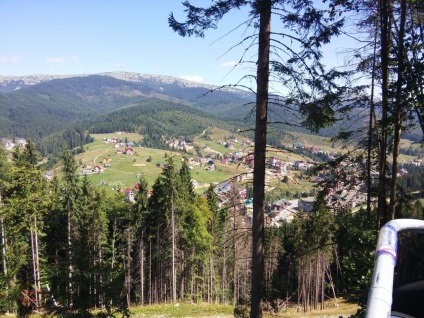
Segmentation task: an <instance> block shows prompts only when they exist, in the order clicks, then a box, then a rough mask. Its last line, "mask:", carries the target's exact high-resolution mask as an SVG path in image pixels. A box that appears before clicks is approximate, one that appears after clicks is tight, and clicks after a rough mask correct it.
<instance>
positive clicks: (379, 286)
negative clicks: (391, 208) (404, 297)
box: [365, 219, 424, 318]
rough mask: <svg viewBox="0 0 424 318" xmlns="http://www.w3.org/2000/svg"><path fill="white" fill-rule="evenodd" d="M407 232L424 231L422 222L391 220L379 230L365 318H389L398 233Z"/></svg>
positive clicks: (423, 222)
mask: <svg viewBox="0 0 424 318" xmlns="http://www.w3.org/2000/svg"><path fill="white" fill-rule="evenodd" d="M408 230H409V231H424V221H422V220H414V219H397V220H392V221H390V222H388V223H386V224H385V225H384V226H383V227H382V228H381V230H380V235H379V237H378V243H377V250H376V255H375V257H376V258H375V266H374V273H373V277H372V282H371V288H370V292H369V293H368V303H367V312H366V316H365V317H366V318H380V317H381V318H387V317H390V311H391V307H392V291H393V275H394V268H395V265H396V258H397V240H398V232H400V231H408Z"/></svg>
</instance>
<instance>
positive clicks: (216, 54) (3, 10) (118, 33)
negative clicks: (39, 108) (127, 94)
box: [0, 0, 334, 85]
mask: <svg viewBox="0 0 424 318" xmlns="http://www.w3.org/2000/svg"><path fill="white" fill-rule="evenodd" d="M192 3H193V4H196V5H207V4H210V3H211V2H210V1H205V0H194V1H192ZM171 11H172V12H174V14H175V16H176V17H177V18H178V19H179V20H180V21H183V20H184V17H185V16H184V13H183V6H182V4H181V2H180V1H178V0H119V1H118V0H102V1H100V0H36V1H35V0H0V21H1V28H0V75H17V76H19V75H31V74H96V73H101V72H111V71H128V72H138V73H146V74H159V75H171V76H175V77H181V78H186V79H191V80H195V81H199V82H203V83H207V84H214V85H225V84H234V83H236V82H237V81H238V80H240V78H241V77H242V76H243V75H245V74H248V73H249V72H250V73H251V72H254V65H250V64H242V65H238V66H237V67H236V68H235V69H234V68H233V66H234V65H235V64H236V62H237V61H239V60H240V58H241V56H242V54H243V52H244V50H245V49H246V48H247V47H248V46H249V44H250V43H243V44H242V45H240V46H237V47H236V48H234V49H231V48H232V47H233V46H234V45H235V44H236V43H238V42H239V41H240V40H241V39H242V38H244V37H245V36H246V35H250V34H251V31H250V30H246V27H244V26H242V27H239V28H237V29H236V30H234V31H232V32H230V31H231V30H233V29H234V28H236V26H238V25H240V24H242V23H243V22H244V21H245V20H247V18H248V15H247V12H240V11H234V12H230V13H229V14H228V16H226V17H225V18H224V20H223V21H221V23H220V24H219V28H218V29H217V30H212V31H208V32H207V33H206V37H205V38H204V39H201V38H182V37H180V36H179V35H178V34H176V33H174V32H173V31H172V30H171V28H170V27H169V26H168V21H167V20H168V16H169V13H170V12H171ZM330 53H331V54H333V53H334V52H330ZM255 55H256V48H255V49H253V50H250V51H248V53H247V54H246V55H245V57H244V59H246V60H255ZM329 57H330V56H329ZM330 58H331V59H333V60H334V57H330ZM252 66H253V67H252Z"/></svg>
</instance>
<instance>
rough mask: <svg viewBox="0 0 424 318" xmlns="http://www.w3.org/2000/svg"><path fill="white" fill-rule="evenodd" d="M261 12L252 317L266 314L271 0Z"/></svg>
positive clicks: (264, 2)
mask: <svg viewBox="0 0 424 318" xmlns="http://www.w3.org/2000/svg"><path fill="white" fill-rule="evenodd" d="M258 9H259V13H260V25H259V50H258V64H257V79H256V80H257V90H256V126H255V167H254V171H253V220H252V284H251V308H250V317H251V318H258V317H262V308H261V301H262V297H263V293H264V246H263V245H264V198H265V154H266V131H267V112H268V84H269V51H270V42H271V40H270V39H271V0H260V1H258Z"/></svg>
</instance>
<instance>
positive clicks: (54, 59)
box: [47, 57, 65, 64]
mask: <svg viewBox="0 0 424 318" xmlns="http://www.w3.org/2000/svg"><path fill="white" fill-rule="evenodd" d="M47 62H48V63H52V64H60V63H64V62H65V59H64V58H63V57H49V58H48V59H47Z"/></svg>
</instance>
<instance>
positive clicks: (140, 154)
mask: <svg viewBox="0 0 424 318" xmlns="http://www.w3.org/2000/svg"><path fill="white" fill-rule="evenodd" d="M92 136H93V137H94V138H95V141H94V142H93V143H90V144H87V145H86V151H85V152H84V153H82V154H78V155H77V156H76V157H75V158H76V161H77V163H78V166H79V168H78V171H79V172H80V173H82V172H83V170H84V168H83V166H84V165H87V166H90V167H91V168H93V167H94V166H96V165H98V166H101V167H104V164H103V163H102V160H103V158H108V164H110V167H106V168H104V171H103V172H101V173H99V174H97V173H94V174H88V178H89V180H90V181H91V182H92V183H93V185H96V186H99V187H101V188H102V187H103V188H109V189H112V188H118V187H119V188H122V189H125V188H128V187H130V188H132V187H133V186H134V184H135V183H136V182H137V180H138V177H139V176H141V175H144V176H145V178H146V180H147V181H148V182H149V185H150V186H151V185H152V184H153V182H154V181H155V180H156V178H157V177H158V175H159V174H160V173H161V172H162V168H160V167H158V164H159V163H162V164H164V163H166V160H167V157H169V156H173V157H175V159H176V163H177V165H180V163H181V160H178V159H181V158H182V154H181V153H179V152H170V151H165V150H160V149H152V148H142V147H133V149H134V154H133V155H125V154H117V153H116V150H118V149H121V150H125V147H117V148H115V147H114V145H113V144H106V143H105V142H104V141H103V138H107V137H109V138H112V137H116V138H121V139H123V140H124V139H125V138H127V140H128V141H137V140H140V139H141V138H142V136H141V135H139V134H136V133H119V134H118V133H112V134H95V135H92ZM149 158H151V161H150V162H149ZM192 167H193V169H192V171H191V175H192V178H193V179H194V180H196V181H197V182H198V184H199V186H198V188H197V189H196V191H197V192H203V191H205V190H206V189H207V188H208V186H209V184H210V183H212V182H222V181H224V180H226V179H228V178H229V177H231V176H234V175H236V174H239V173H243V172H245V171H246V170H245V168H244V167H238V166H237V165H221V164H217V167H216V170H214V171H208V170H206V166H202V167H201V166H192ZM56 171H58V173H59V171H60V167H56ZM59 174H60V173H59Z"/></svg>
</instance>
